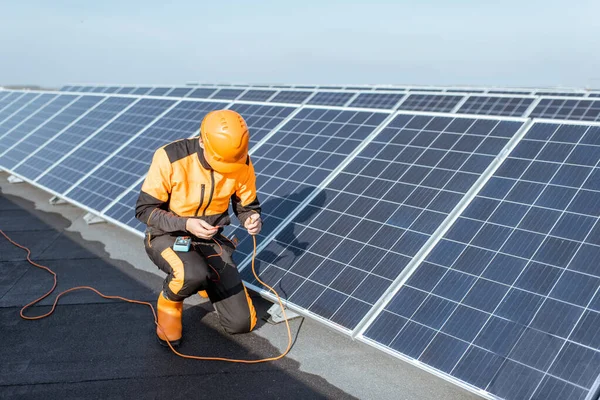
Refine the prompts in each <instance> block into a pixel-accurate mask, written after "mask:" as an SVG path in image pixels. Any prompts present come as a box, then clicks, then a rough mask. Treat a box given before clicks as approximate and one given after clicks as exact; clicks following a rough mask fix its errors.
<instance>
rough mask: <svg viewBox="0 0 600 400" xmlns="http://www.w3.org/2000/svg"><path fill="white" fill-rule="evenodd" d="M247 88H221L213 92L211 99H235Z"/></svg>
mask: <svg viewBox="0 0 600 400" xmlns="http://www.w3.org/2000/svg"><path fill="white" fill-rule="evenodd" d="M244 90H245V89H221V90H219V91H218V92H217V93H215V94H213V95H212V97H211V99H219V100H235V99H236V98H237V97H238V96H239V95H240V94H242V93H243V92H244Z"/></svg>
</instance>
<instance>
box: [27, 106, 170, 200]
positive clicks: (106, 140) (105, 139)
mask: <svg viewBox="0 0 600 400" xmlns="http://www.w3.org/2000/svg"><path fill="white" fill-rule="evenodd" d="M173 104H175V100H158V99H141V100H140V101H138V102H137V103H135V104H134V105H133V106H132V107H131V108H129V109H127V111H125V112H124V113H123V114H121V115H120V116H119V117H118V118H116V119H115V120H114V121H113V122H111V123H110V124H108V125H107V126H105V127H104V128H103V129H102V130H100V131H99V132H97V133H96V134H95V135H94V137H93V138H91V139H90V140H89V141H87V142H85V143H84V144H83V145H82V146H81V147H79V148H78V149H77V150H75V151H74V152H73V153H71V154H70V155H69V156H68V157H67V158H65V159H64V160H62V161H61V162H60V163H59V164H57V165H56V166H54V167H53V168H52V169H50V170H48V171H47V172H46V173H45V174H44V175H43V176H41V177H40V178H38V179H37V182H38V183H39V184H40V185H43V186H45V187H47V188H49V189H52V190H53V191H55V192H57V193H64V192H66V191H67V190H68V189H69V188H70V187H71V186H73V185H74V184H76V182H78V181H79V180H80V179H81V178H82V177H83V176H84V175H86V174H87V173H88V172H90V171H91V170H92V169H94V168H95V167H97V166H98V165H100V164H102V163H103V162H104V161H105V160H106V159H108V158H109V157H110V156H111V155H112V153H114V152H115V151H116V150H117V149H118V148H119V147H120V146H121V145H123V144H124V143H125V142H126V141H127V140H129V139H131V138H132V137H133V136H134V135H135V134H137V133H138V132H139V131H141V130H142V129H143V128H144V127H146V126H147V125H148V124H150V123H151V122H152V121H153V120H154V119H155V118H156V117H158V116H159V115H160V114H162V113H163V112H165V111H166V110H167V109H168V108H169V107H171V106H172V105H173ZM82 204H84V205H88V204H86V203H82ZM90 206H91V205H90Z"/></svg>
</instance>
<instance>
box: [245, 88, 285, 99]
mask: <svg viewBox="0 0 600 400" xmlns="http://www.w3.org/2000/svg"><path fill="white" fill-rule="evenodd" d="M275 93H276V91H275V90H256V89H254V90H249V91H247V92H246V93H244V95H242V96H241V97H240V98H239V99H238V100H247V101H267V100H269V99H270V98H271V96H273V95H274V94H275Z"/></svg>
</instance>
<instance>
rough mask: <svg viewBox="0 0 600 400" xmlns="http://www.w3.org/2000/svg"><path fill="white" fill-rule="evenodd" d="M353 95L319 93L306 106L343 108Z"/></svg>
mask: <svg viewBox="0 0 600 400" xmlns="http://www.w3.org/2000/svg"><path fill="white" fill-rule="evenodd" d="M354 95H355V93H353V92H319V93H316V94H315V95H314V96H313V97H311V98H310V100H309V101H308V103H307V104H310V105H323V106H340V107H341V106H343V105H345V104H346V103H347V102H348V101H349V100H350V99H351V98H352V97H354Z"/></svg>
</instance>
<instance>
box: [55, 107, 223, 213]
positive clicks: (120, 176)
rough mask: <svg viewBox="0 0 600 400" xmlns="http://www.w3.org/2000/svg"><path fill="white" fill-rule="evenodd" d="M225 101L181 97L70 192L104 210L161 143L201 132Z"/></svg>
mask: <svg viewBox="0 0 600 400" xmlns="http://www.w3.org/2000/svg"><path fill="white" fill-rule="evenodd" d="M223 105H224V104H223V103H219V102H200V101H186V100H183V101H181V102H180V103H178V104H177V105H176V106H175V107H174V108H172V109H171V110H170V111H169V112H168V113H167V114H165V115H164V116H162V117H161V118H159V119H158V120H156V121H155V122H154V123H153V124H152V125H151V126H150V127H148V128H147V129H146V130H144V131H143V132H142V133H141V134H140V135H138V136H136V137H135V139H133V140H132V141H131V142H130V143H128V144H127V146H125V147H124V148H123V149H121V150H120V151H119V152H117V153H115V154H114V155H113V156H112V157H111V158H110V159H108V160H107V161H106V162H105V163H104V164H103V165H102V166H101V167H100V168H99V169H97V170H96V171H94V172H93V173H92V174H91V175H89V176H88V177H86V178H85V179H84V180H83V181H82V182H80V183H79V184H78V185H77V186H76V187H74V188H73V189H71V190H70V191H69V192H67V193H66V195H67V196H68V197H69V198H71V199H73V200H75V201H77V202H79V203H81V204H85V205H87V206H89V207H91V208H93V209H95V210H103V209H104V208H105V207H106V206H108V205H109V204H110V203H111V202H112V201H113V200H114V199H116V198H117V197H118V196H119V195H120V194H122V193H123V192H124V191H126V190H127V189H129V187H130V186H131V185H133V184H134V183H135V182H136V181H137V180H138V179H139V178H140V177H142V176H143V175H144V174H145V173H147V172H148V168H149V167H150V162H151V161H152V155H153V154H154V152H155V151H156V150H157V149H158V148H159V147H161V146H163V145H165V144H167V143H170V142H172V141H174V140H177V139H181V138H186V137H190V136H192V135H193V134H194V133H197V132H198V130H199V128H200V123H201V122H202V119H203V118H204V116H205V115H206V114H207V113H208V112H210V111H213V110H218V109H221V108H223Z"/></svg>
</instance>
